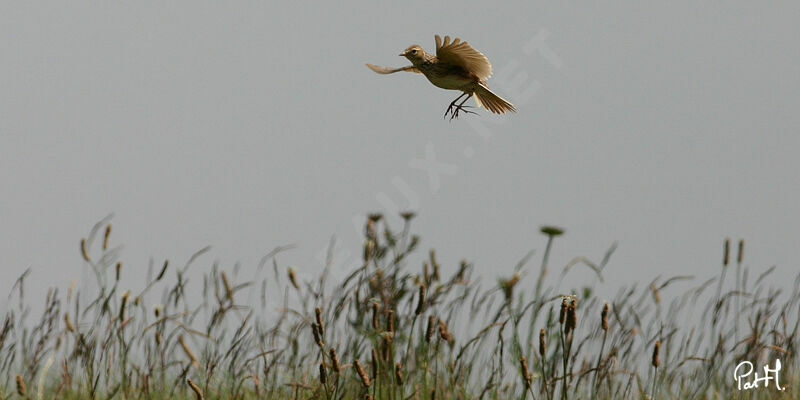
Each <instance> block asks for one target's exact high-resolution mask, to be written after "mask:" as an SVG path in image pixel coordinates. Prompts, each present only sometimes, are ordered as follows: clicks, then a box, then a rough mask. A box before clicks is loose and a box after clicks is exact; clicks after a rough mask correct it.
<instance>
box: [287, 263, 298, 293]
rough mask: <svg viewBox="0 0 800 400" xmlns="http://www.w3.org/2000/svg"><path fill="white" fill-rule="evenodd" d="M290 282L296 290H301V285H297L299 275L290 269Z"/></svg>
mask: <svg viewBox="0 0 800 400" xmlns="http://www.w3.org/2000/svg"><path fill="white" fill-rule="evenodd" d="M289 282H290V283H291V284H292V286H294V288H295V289H297V290H300V285H298V284H297V275H296V274H295V273H294V269H292V268H289Z"/></svg>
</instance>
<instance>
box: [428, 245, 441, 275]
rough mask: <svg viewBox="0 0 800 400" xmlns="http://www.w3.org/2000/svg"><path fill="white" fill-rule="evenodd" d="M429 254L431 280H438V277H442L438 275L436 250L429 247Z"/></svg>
mask: <svg viewBox="0 0 800 400" xmlns="http://www.w3.org/2000/svg"><path fill="white" fill-rule="evenodd" d="M430 255H431V266H432V267H433V280H434V281H439V280H440V279H442V277H441V276H439V261H437V260H436V250H434V249H431V252H430Z"/></svg>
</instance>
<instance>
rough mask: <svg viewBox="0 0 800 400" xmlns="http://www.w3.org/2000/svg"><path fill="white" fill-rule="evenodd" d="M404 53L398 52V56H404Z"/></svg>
mask: <svg viewBox="0 0 800 400" xmlns="http://www.w3.org/2000/svg"><path fill="white" fill-rule="evenodd" d="M405 55H406V53H400V54H398V56H400V57H404V56H405Z"/></svg>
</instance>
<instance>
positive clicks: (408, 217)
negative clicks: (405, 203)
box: [400, 211, 417, 221]
mask: <svg viewBox="0 0 800 400" xmlns="http://www.w3.org/2000/svg"><path fill="white" fill-rule="evenodd" d="M415 216H417V213H415V212H413V211H404V212H401V213H400V217H402V218H403V219H404V220H406V221H410V220H412V219H413V218H414V217H415Z"/></svg>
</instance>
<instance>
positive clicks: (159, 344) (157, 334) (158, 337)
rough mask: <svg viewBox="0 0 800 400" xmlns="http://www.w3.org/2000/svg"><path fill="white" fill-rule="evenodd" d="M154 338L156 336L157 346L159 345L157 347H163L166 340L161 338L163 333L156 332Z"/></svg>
mask: <svg viewBox="0 0 800 400" xmlns="http://www.w3.org/2000/svg"><path fill="white" fill-rule="evenodd" d="M154 336H155V338H156V344H157V345H158V346H159V347H160V346H161V343H163V342H164V339H163V338H162V337H161V332H159V331H156V333H155V334H154Z"/></svg>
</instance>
